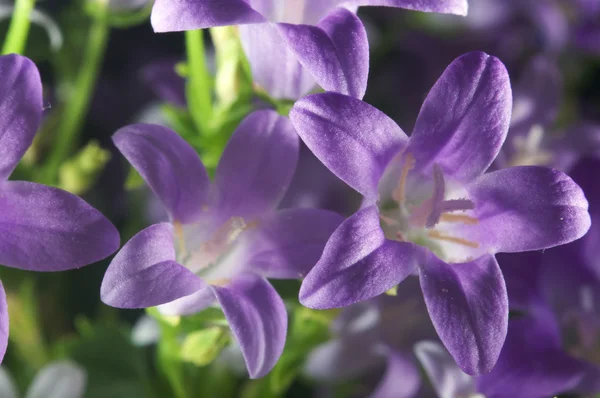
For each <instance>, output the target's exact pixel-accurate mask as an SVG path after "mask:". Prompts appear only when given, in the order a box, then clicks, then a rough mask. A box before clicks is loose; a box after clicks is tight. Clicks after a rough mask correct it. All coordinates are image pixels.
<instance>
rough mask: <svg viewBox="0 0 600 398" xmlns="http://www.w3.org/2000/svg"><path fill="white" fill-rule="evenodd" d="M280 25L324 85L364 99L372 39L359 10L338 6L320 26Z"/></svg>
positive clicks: (303, 61) (298, 56)
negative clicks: (356, 11) (368, 37)
mask: <svg viewBox="0 0 600 398" xmlns="http://www.w3.org/2000/svg"><path fill="white" fill-rule="evenodd" d="M278 28H279V32H280V33H281V35H282V37H283V39H284V40H285V41H286V43H287V45H288V47H289V48H290V50H292V52H294V54H295V55H296V57H297V58H298V60H299V61H300V63H301V64H302V66H304V67H305V68H306V69H308V70H309V71H310V72H311V73H312V75H313V76H314V78H315V80H316V81H317V83H318V84H319V85H320V86H321V87H323V88H324V89H325V90H326V91H334V92H338V93H341V94H346V95H349V96H351V97H355V98H358V99H362V97H363V96H364V95H365V92H366V90H367V78H368V75H369V42H368V41H367V32H366V30H365V27H364V26H363V24H362V22H361V21H360V19H359V18H358V17H357V16H356V14H354V13H353V12H351V11H349V10H347V9H345V8H338V9H337V10H335V11H334V12H332V13H331V14H329V15H328V16H327V17H326V18H325V19H323V21H321V22H320V23H319V25H318V26H311V25H292V24H279V25H278Z"/></svg>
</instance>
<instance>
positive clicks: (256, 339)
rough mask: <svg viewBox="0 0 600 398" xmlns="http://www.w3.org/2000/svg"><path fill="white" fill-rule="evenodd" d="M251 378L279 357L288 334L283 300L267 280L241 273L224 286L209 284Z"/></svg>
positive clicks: (273, 363) (255, 376)
mask: <svg viewBox="0 0 600 398" xmlns="http://www.w3.org/2000/svg"><path fill="white" fill-rule="evenodd" d="M212 289H213V290H214V292H215V295H216V296H217V300H218V301H219V304H221V307H222V308H223V312H224V313H225V317H226V318H227V321H228V322H229V325H230V327H231V331H232V332H233V335H234V337H235V338H236V340H237V341H238V343H239V344H240V348H241V349H242V354H243V355H244V360H245V361H246V367H247V368H248V372H249V374H250V377H251V378H253V379H256V378H260V377H263V376H264V375H266V374H267V373H269V372H270V371H271V369H272V368H273V366H275V364H276V363H277V361H278V360H279V357H280V356H281V353H282V352H283V346H284V345H285V337H286V334H287V312H286V310H285V305H284V304H283V300H282V299H281V297H279V294H278V293H277V291H276V290H275V289H274V288H273V286H271V284H269V282H268V281H267V280H266V279H264V278H263V277H260V276H258V275H252V274H243V275H240V276H238V277H237V278H235V279H234V280H233V281H232V282H231V283H230V284H229V285H227V286H226V287H217V286H212Z"/></svg>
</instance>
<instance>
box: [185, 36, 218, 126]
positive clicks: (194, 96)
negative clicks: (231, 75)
mask: <svg viewBox="0 0 600 398" xmlns="http://www.w3.org/2000/svg"><path fill="white" fill-rule="evenodd" d="M185 44H186V50H187V61H188V81H187V86H186V97H187V101H188V109H189V111H190V114H191V116H192V120H193V121H194V124H195V126H196V128H197V129H198V131H199V133H200V135H210V133H211V132H210V120H211V118H212V113H213V109H212V108H213V104H212V94H211V80H212V77H211V75H210V73H209V71H208V67H207V65H206V51H205V49H204V33H203V30H201V29H200V30H189V31H187V32H185Z"/></svg>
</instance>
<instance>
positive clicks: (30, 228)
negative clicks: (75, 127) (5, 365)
mask: <svg viewBox="0 0 600 398" xmlns="http://www.w3.org/2000/svg"><path fill="white" fill-rule="evenodd" d="M0 76H2V79H1V80H0V209H2V210H1V212H0V264H3V265H5V266H8V267H13V268H20V269H23V270H28V271H41V272H45V271H64V270H69V269H73V268H79V267H82V266H84V265H87V264H91V263H94V262H96V261H99V260H102V259H103V258H105V257H108V256H109V255H111V254H112V253H114V252H115V251H116V250H117V249H118V248H119V233H118V231H117V230H116V228H115V227H114V226H113V225H112V224H111V223H110V221H108V220H107V219H106V218H105V217H104V216H103V215H102V214H101V213H100V212H99V211H98V210H96V209H94V208H93V207H91V206H90V205H89V204H87V203H86V202H85V201H83V200H82V199H80V198H78V197H77V196H75V195H73V194H71V193H68V192H65V191H63V190H60V189H58V188H52V187H47V186H45V185H41V184H35V183H32V182H27V181H8V177H9V176H10V175H11V173H12V172H13V170H14V169H15V167H16V166H17V163H18V162H19V160H21V158H22V157H23V155H24V154H25V151H27V148H29V146H30V145H31V143H32V142H33V138H34V136H35V134H36V131H37V129H38V127H39V126H40V122H41V119H42V113H43V111H44V103H43V96H42V82H41V79H40V74H39V72H38V70H37V68H36V66H35V64H34V63H33V62H32V61H31V60H29V59H28V58H25V57H22V56H20V55H6V56H2V57H0ZM7 344H8V309H7V305H6V295H5V292H4V289H3V288H2V285H1V284H0V361H1V360H2V358H3V357H4V354H5V352H6V346H7Z"/></svg>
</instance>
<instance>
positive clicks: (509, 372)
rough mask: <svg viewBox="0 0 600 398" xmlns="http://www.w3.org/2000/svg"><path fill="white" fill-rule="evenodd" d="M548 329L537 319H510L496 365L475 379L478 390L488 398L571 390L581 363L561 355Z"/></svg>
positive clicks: (532, 397) (578, 377) (530, 396)
mask: <svg viewBox="0 0 600 398" xmlns="http://www.w3.org/2000/svg"><path fill="white" fill-rule="evenodd" d="M549 330H550V331H551V330H553V327H546V325H545V323H544V322H543V321H541V320H540V319H534V318H532V317H522V318H518V319H512V320H511V321H510V324H509V328H508V335H507V336H506V343H505V344H504V348H503V349H502V353H501V354H500V358H499V359H498V363H497V365H496V367H494V369H492V371H491V372H490V373H488V374H485V375H483V376H481V377H480V378H479V381H478V387H479V388H478V389H479V391H480V392H481V393H483V394H484V395H485V396H486V397H492V398H495V397H514V398H542V397H553V396H555V395H557V394H558V393H560V392H564V391H566V390H569V389H571V388H572V387H574V386H575V385H576V384H577V383H578V382H579V381H580V380H581V378H582V376H583V369H584V367H583V366H582V365H583V364H582V363H581V362H580V361H578V360H575V359H573V358H571V357H569V356H568V355H566V354H565V353H564V352H562V351H561V350H560V349H559V348H558V347H557V346H556V343H557V341H556V336H554V335H553V333H548V331H549Z"/></svg>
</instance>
